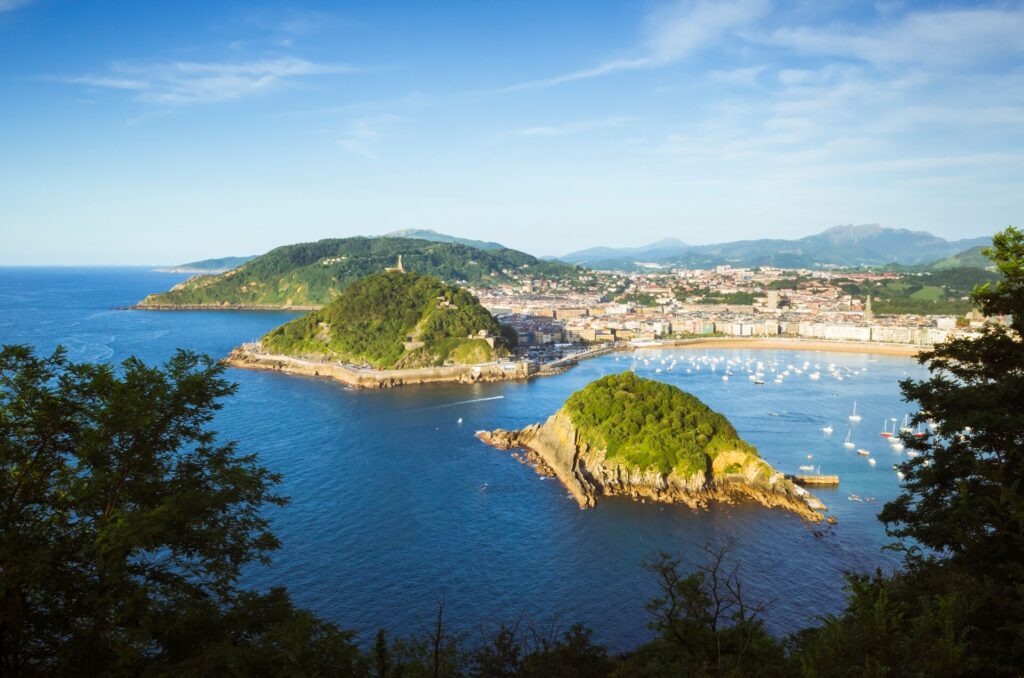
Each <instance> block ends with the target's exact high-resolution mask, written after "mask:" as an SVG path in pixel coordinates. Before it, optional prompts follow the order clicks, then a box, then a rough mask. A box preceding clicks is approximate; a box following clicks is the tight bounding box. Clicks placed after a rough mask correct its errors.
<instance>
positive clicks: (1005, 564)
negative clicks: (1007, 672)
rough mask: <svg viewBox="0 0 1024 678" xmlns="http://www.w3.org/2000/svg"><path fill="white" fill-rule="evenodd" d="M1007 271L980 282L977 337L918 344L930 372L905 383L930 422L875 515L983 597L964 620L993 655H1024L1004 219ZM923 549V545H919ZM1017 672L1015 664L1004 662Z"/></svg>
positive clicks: (1020, 238) (1022, 320)
mask: <svg viewBox="0 0 1024 678" xmlns="http://www.w3.org/2000/svg"><path fill="white" fill-rule="evenodd" d="M986 254H987V256H989V257H990V258H991V259H992V260H993V261H994V262H995V263H996V267H997V269H998V270H999V272H1000V273H1001V274H1002V279H1001V280H999V281H998V282H996V283H994V284H993V283H986V284H985V285H982V286H981V287H979V288H977V289H976V290H975V292H974V293H973V295H972V296H973V299H974V301H975V303H976V304H977V305H978V307H979V308H980V309H981V311H982V313H984V314H985V315H986V316H988V317H990V318H993V317H995V316H1007V315H1008V316H1010V321H1009V323H1008V324H1007V325H1005V326H1004V325H1002V324H999V323H994V322H990V323H988V324H986V326H985V327H984V328H983V329H982V331H981V335H980V336H979V337H977V338H973V339H954V340H951V341H948V342H946V343H944V344H940V345H938V346H936V347H935V348H934V349H933V350H932V351H929V352H927V353H924V354H922V355H921V357H920V360H921V362H927V363H928V369H929V371H930V372H931V376H930V378H929V379H927V380H925V381H911V380H907V381H904V382H903V383H902V388H903V393H904V396H905V397H906V398H907V399H908V400H915V401H917V402H918V403H919V405H920V413H919V414H918V415H917V416H916V417H915V422H919V423H924V422H926V421H928V420H931V421H934V422H937V424H938V426H937V429H936V431H935V435H934V436H933V437H932V438H931V439H926V440H917V439H913V438H910V439H908V440H907V441H906V442H907V444H908V447H912V448H913V449H916V450H918V451H919V452H920V453H921V456H919V457H918V458H917V459H914V460H911V461H910V462H908V463H906V464H904V465H903V472H904V474H905V475H906V483H905V490H904V492H903V493H902V494H901V495H900V497H899V498H897V499H896V500H895V501H893V502H890V503H889V504H887V505H886V506H885V508H884V510H883V511H882V514H881V516H880V517H881V519H882V520H883V521H884V522H886V523H887V525H888V526H889V530H890V533H891V534H892V535H894V536H896V537H898V538H900V539H901V540H904V543H905V544H908V546H907V548H908V552H909V555H910V560H911V563H912V564H921V563H922V562H923V563H925V564H927V561H929V560H932V559H938V560H939V561H941V565H942V566H943V567H944V568H945V569H947V570H949V571H950V576H951V577H952V576H954V574H955V575H956V576H958V577H959V576H963V577H966V581H968V582H970V585H971V587H972V590H973V598H974V599H975V601H976V602H977V603H978V607H977V609H976V610H975V612H976V613H977V614H976V615H972V617H971V618H970V619H969V620H968V622H969V624H970V626H971V628H970V629H967V630H965V633H967V634H968V636H969V638H970V639H971V641H972V643H973V646H974V648H975V650H980V648H984V651H985V653H986V654H987V655H989V656H990V657H991V658H992V661H993V663H994V664H1002V665H1003V666H1006V667H1012V666H1013V665H1014V664H1015V665H1016V666H1017V667H1020V666H1021V665H1024V588H1022V586H1021V582H1024V485H1022V481H1024V233H1022V232H1021V231H1020V230H1017V229H1015V228H1012V227H1011V228H1008V229H1006V230H1005V231H1003V232H1001V233H999V234H997V235H996V236H995V237H994V238H993V247H992V248H991V249H989V250H987V251H986ZM916 544H919V545H920V546H922V547H924V548H925V549H927V550H926V551H924V552H921V551H920V550H919V549H916V548H915V545H916ZM1011 672H1012V669H1011Z"/></svg>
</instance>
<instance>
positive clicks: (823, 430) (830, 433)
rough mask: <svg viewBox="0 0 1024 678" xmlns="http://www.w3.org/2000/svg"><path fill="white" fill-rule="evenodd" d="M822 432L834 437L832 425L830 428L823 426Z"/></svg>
mask: <svg viewBox="0 0 1024 678" xmlns="http://www.w3.org/2000/svg"><path fill="white" fill-rule="evenodd" d="M821 432H822V433H824V434H825V435H827V436H830V435H832V424H829V425H828V426H822V427H821Z"/></svg>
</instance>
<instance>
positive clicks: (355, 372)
mask: <svg viewBox="0 0 1024 678" xmlns="http://www.w3.org/2000/svg"><path fill="white" fill-rule="evenodd" d="M224 363H226V364H227V365H230V366H231V367H240V368H243V369H249V370H269V371H272V372H283V373H285V374H297V375H301V376H306V377H320V378H325V379H333V380H335V381H340V382H341V383H343V384H346V385H348V386H352V387H355V388H393V387H396V386H407V385H412V384H431V383H459V384H475V383H480V382H487V381H512V380H516V379H527V378H528V377H529V376H530V375H529V373H528V366H527V365H526V364H525V363H518V362H516V363H484V364H481V365H447V366H443V367H420V368H413V369H403V370H380V369H373V368H363V367H357V366H355V365H346V364H344V363H337V362H329V361H315V360H304V359H302V358H295V357H292V356H287V355H278V354H273V353H265V352H263V351H262V350H261V349H260V347H259V344H246V345H244V346H242V347H241V348H236V349H235V350H233V351H232V352H231V353H230V354H229V355H228V357H227V358H225V359H224Z"/></svg>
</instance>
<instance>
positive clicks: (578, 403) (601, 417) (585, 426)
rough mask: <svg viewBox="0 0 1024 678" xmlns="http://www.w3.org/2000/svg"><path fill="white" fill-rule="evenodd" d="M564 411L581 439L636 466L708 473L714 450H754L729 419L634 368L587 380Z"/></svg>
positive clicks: (689, 474)
mask: <svg viewBox="0 0 1024 678" xmlns="http://www.w3.org/2000/svg"><path fill="white" fill-rule="evenodd" d="M565 410H566V412H567V413H568V414H569V417H570V418H571V419H572V421H573V424H575V425H576V427H577V428H578V429H579V431H580V435H581V437H582V438H583V440H584V441H586V442H587V443H589V444H590V445H592V446H594V447H598V448H603V449H605V450H607V452H608V458H609V459H617V460H619V461H621V462H622V463H623V464H625V465H627V466H630V467H634V468H638V469H650V468H653V469H657V470H659V471H661V472H662V473H668V472H670V471H672V470H673V469H674V470H676V471H677V472H678V473H679V474H681V475H683V476H684V477H689V476H691V475H693V474H694V473H696V472H698V471H704V472H706V473H708V475H710V470H711V461H712V460H713V459H714V458H715V456H717V454H718V453H719V452H724V451H729V450H740V451H743V452H748V453H750V454H752V455H756V454H757V451H756V450H755V449H754V447H753V446H751V445H750V444H748V443H746V442H744V441H743V440H742V439H740V437H739V435H738V434H737V433H736V429H734V428H733V427H732V424H730V423H729V420H728V419H726V418H725V417H724V416H722V415H721V414H719V413H717V412H715V411H714V410H712V409H711V408H709V407H708V406H707V405H705V404H704V403H702V402H701V401H700V400H698V399H697V398H695V397H694V396H692V395H690V394H689V393H686V392H684V391H681V390H680V389H678V388H676V387H675V386H671V385H669V384H664V383H662V382H660V381H654V380H652V379H643V378H641V377H638V376H636V374H634V373H633V372H623V373H622V374H613V375H609V376H607V377H603V378H602V379H598V380H597V381H594V382H591V383H590V384H588V385H587V386H586V387H585V388H583V389H580V390H579V391H576V392H575V393H573V394H572V395H571V396H570V397H569V399H568V400H566V402H565Z"/></svg>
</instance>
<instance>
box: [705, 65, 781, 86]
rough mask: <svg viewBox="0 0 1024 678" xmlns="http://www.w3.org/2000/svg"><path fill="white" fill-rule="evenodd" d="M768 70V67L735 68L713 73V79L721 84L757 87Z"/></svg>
mask: <svg viewBox="0 0 1024 678" xmlns="http://www.w3.org/2000/svg"><path fill="white" fill-rule="evenodd" d="M766 70H768V66H767V65H761V66H751V67H749V68H734V69H732V70H730V71H711V78H712V79H714V80H717V81H719V82H727V83H729V84H733V85H747V86H750V85H755V84H757V79H758V78H759V77H760V76H761V74H762V73H764V72H765V71H766Z"/></svg>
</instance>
